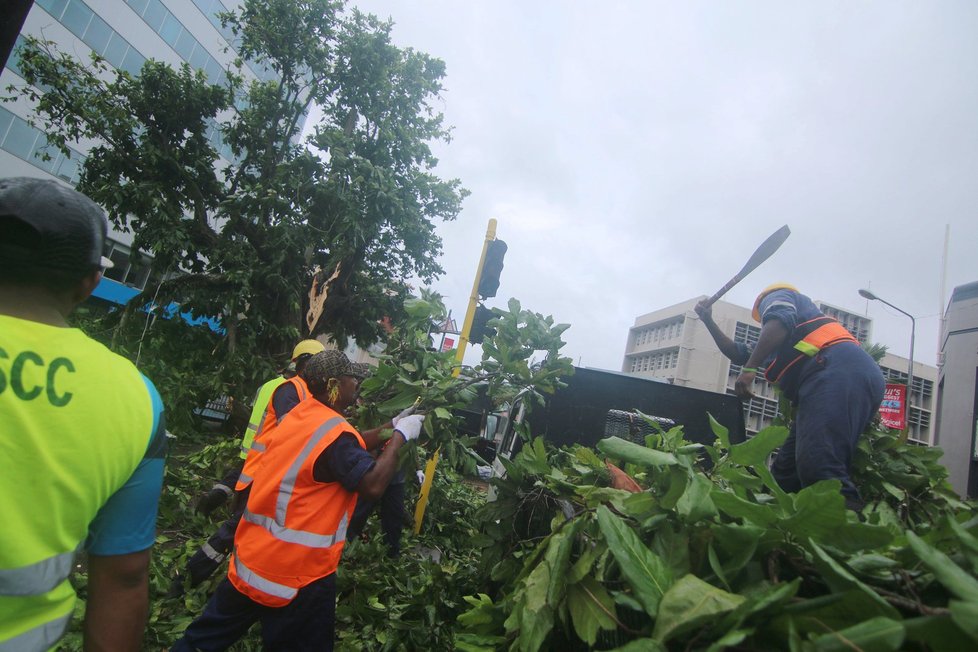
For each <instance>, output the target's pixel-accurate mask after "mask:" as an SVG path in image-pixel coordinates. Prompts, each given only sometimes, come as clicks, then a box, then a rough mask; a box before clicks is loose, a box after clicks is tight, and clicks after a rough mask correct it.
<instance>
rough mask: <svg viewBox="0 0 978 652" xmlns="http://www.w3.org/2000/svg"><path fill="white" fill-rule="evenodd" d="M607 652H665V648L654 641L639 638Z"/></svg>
mask: <svg viewBox="0 0 978 652" xmlns="http://www.w3.org/2000/svg"><path fill="white" fill-rule="evenodd" d="M608 652H666V646H665V645H663V644H662V643H660V642H659V641H656V640H655V639H651V638H639V639H635V640H634V641H629V642H628V643H625V644H624V645H622V646H621V647H616V648H615V649H613V650H608Z"/></svg>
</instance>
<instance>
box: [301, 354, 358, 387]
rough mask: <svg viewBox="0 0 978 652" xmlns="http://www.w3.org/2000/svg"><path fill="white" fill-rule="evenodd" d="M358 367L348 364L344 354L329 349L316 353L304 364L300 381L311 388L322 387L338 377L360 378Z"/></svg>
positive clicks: (348, 360)
mask: <svg viewBox="0 0 978 652" xmlns="http://www.w3.org/2000/svg"><path fill="white" fill-rule="evenodd" d="M358 366H359V365H355V364H354V363H352V362H350V359H349V358H348V357H346V354H345V353H343V352H342V351H337V350H336V349H329V350H327V351H323V352H321V353H317V354H315V355H314V356H312V357H311V358H309V361H308V362H306V366H305V367H304V368H303V369H302V372H300V374H299V375H300V376H302V379H303V380H304V381H306V383H307V384H308V385H309V386H310V387H312V386H313V385H316V386H324V385H325V384H326V381H328V380H329V379H330V378H339V377H340V376H356V377H358V378H359V377H361V376H360V370H359V369H357V367H358Z"/></svg>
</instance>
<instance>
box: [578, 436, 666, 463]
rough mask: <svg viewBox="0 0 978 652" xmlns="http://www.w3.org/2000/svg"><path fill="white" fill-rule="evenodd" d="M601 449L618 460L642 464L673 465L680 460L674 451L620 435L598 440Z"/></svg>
mask: <svg viewBox="0 0 978 652" xmlns="http://www.w3.org/2000/svg"><path fill="white" fill-rule="evenodd" d="M597 448H598V450H599V451H601V452H602V453H604V454H605V455H607V456H609V457H613V458H615V459H616V460H622V461H623V462H629V463H632V464H638V465H641V466H651V467H660V466H672V465H674V464H679V460H677V459H676V456H675V455H673V454H672V453H666V452H664V451H660V450H655V449H654V448H646V447H645V446H639V445H638V444H635V443H632V442H630V441H627V440H625V439H621V438H620V437H607V438H605V439H602V440H601V441H599V442H598V445H597Z"/></svg>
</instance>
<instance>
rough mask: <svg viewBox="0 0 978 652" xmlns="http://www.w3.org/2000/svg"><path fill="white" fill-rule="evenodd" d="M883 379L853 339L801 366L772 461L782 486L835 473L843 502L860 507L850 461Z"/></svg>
mask: <svg viewBox="0 0 978 652" xmlns="http://www.w3.org/2000/svg"><path fill="white" fill-rule="evenodd" d="M885 384H886V383H885V381H884V380H883V373H882V372H881V371H880V367H879V365H878V364H877V363H876V362H875V361H874V360H873V359H872V358H871V357H869V355H868V354H867V353H866V352H865V351H863V350H862V348H861V347H859V346H858V345H857V344H852V343H848V342H846V343H842V344H836V345H834V346H830V347H829V348H827V349H825V350H823V351H821V352H820V353H818V354H817V355H816V356H815V359H814V360H812V361H811V362H810V363H809V365H808V368H807V369H805V370H804V371H803V376H802V378H801V383H800V385H799V389H798V401H797V409H796V410H795V420H794V423H792V425H791V432H790V434H789V435H788V439H787V440H785V442H784V444H783V445H782V446H781V450H780V451H779V452H778V455H777V457H776V458H775V460H774V463H773V464H772V465H771V474H772V475H773V476H774V478H775V480H777V481H778V484H779V485H781V488H782V489H784V490H785V491H799V490H801V489H803V488H805V487H807V486H809V485H812V484H814V483H816V482H818V481H819V480H831V479H836V480H840V481H841V482H842V495H843V496H844V497H845V499H846V506H847V507H849V508H850V509H854V510H856V511H859V510H861V509H862V506H863V501H862V499H861V498H860V497H859V491H858V490H857V489H856V486H855V485H854V484H853V483H852V480H850V479H849V464H850V463H851V462H852V455H853V451H855V449H856V444H857V443H858V441H859V436H860V435H861V434H862V433H863V431H864V430H865V429H866V427H867V426H868V425H869V423H870V421H871V420H872V418H873V415H875V414H876V412H877V410H879V407H880V402H881V401H882V400H883V390H884V387H885Z"/></svg>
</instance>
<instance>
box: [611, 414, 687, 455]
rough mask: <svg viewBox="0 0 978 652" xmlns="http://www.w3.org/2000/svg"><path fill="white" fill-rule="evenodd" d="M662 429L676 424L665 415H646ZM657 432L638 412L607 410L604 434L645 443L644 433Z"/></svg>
mask: <svg viewBox="0 0 978 652" xmlns="http://www.w3.org/2000/svg"><path fill="white" fill-rule="evenodd" d="M648 418H649V419H651V420H652V421H653V422H654V423H655V424H657V425H658V426H659V428H661V429H662V430H668V429H669V428H672V427H674V426H675V425H676V422H675V421H673V420H672V419H666V418H665V417H655V416H651V415H649V417H648ZM654 432H657V429H656V427H655V425H652V424H651V423H649V422H648V421H646V419H645V418H643V417H642V415H640V414H639V413H638V412H625V411H624V410H608V413H607V415H606V416H605V420H604V436H605V437H619V438H621V439H627V440H628V441H631V442H634V443H636V444H642V445H643V446H644V445H645V437H646V435H651V434H652V433H654Z"/></svg>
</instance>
